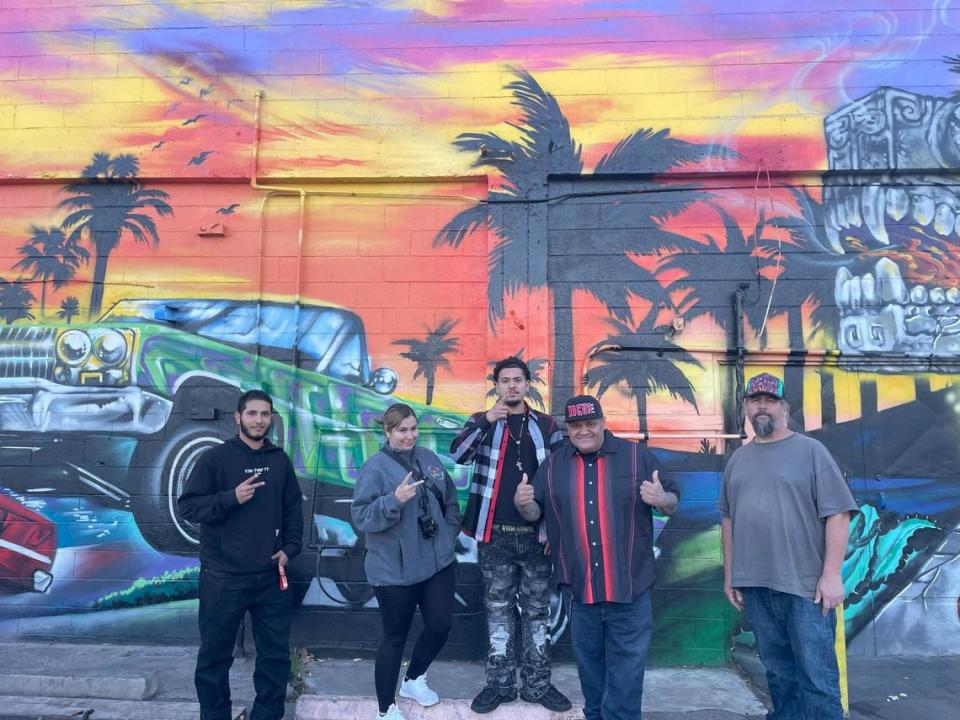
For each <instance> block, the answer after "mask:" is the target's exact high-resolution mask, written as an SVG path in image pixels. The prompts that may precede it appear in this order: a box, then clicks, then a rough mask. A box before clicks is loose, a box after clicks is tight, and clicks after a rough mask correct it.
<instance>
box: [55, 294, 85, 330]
mask: <svg viewBox="0 0 960 720" xmlns="http://www.w3.org/2000/svg"><path fill="white" fill-rule="evenodd" d="M79 314H80V300H79V299H78V298H77V297H76V296H75V295H71V296H70V297H68V298H65V299H64V300H63V301H62V302H61V303H60V309H59V310H57V317H58V318H60V319H61V320H66V321H67V325H69V324H70V321H71V320H73V318H75V317H76V316H77V315H79Z"/></svg>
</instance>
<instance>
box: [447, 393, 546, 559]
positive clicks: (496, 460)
mask: <svg viewBox="0 0 960 720" xmlns="http://www.w3.org/2000/svg"><path fill="white" fill-rule="evenodd" d="M525 407H526V412H527V428H528V430H529V432H530V439H531V440H533V445H534V448H535V449H536V451H537V466H539V465H540V464H541V463H542V462H543V461H544V460H545V459H546V458H547V455H549V454H550V452H551V451H552V450H556V449H557V448H558V447H560V446H561V445H562V444H563V435H562V434H561V432H560V429H559V428H558V427H557V423H556V421H555V420H554V419H553V418H552V417H550V416H549V415H547V414H545V413H540V412H537V411H536V410H533V409H532V408H531V407H530V406H529V405H525ZM506 427H507V421H506V420H498V421H497V422H495V423H491V422H490V421H489V420H487V413H486V412H478V413H474V414H473V415H471V416H470V419H469V420H467V424H466V425H464V427H463V430H462V431H461V432H460V434H459V435H458V436H457V437H456V439H454V441H453V442H452V443H451V444H450V454H451V455H452V456H453V459H454V460H455V461H456V462H457V463H459V464H460V465H469V464H470V463H473V480H472V482H471V483H470V497H469V499H468V500H467V509H466V511H465V512H464V515H463V528H462V529H463V532H465V533H466V534H467V535H470V536H472V537H474V538H476V539H477V541H478V542H490V531H491V529H492V525H493V512H494V510H495V509H496V506H497V491H498V490H499V487H500V483H499V482H498V480H499V479H500V473H501V471H502V469H503V455H504V449H505V443H506V440H507V437H506V435H507V432H506ZM529 475H530V477H531V480H532V478H533V473H529Z"/></svg>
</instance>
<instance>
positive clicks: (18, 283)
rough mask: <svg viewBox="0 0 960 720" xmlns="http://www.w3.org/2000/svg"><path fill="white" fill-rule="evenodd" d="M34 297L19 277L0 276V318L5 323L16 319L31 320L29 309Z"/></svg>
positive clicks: (13, 321) (9, 323) (34, 299)
mask: <svg viewBox="0 0 960 720" xmlns="http://www.w3.org/2000/svg"><path fill="white" fill-rule="evenodd" d="M34 302H36V297H34V295H33V293H32V292H30V288H28V287H27V285H26V283H24V282H23V280H22V279H21V278H17V279H16V280H6V279H4V278H0V319H3V321H4V322H6V323H7V325H11V324H13V323H15V322H16V321H17V320H33V319H34V318H33V314H32V313H31V312H30V309H31V308H32V307H33V303H34Z"/></svg>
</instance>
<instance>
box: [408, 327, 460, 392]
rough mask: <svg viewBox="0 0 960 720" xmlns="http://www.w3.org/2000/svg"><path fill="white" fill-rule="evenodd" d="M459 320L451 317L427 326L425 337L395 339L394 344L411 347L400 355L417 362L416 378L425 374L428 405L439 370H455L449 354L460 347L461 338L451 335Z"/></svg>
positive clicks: (414, 376) (414, 375) (414, 377)
mask: <svg viewBox="0 0 960 720" xmlns="http://www.w3.org/2000/svg"><path fill="white" fill-rule="evenodd" d="M457 322H458V321H456V320H451V319H449V318H448V319H446V320H440V321H438V323H437V325H436V326H435V327H433V328H432V329H431V328H429V327H427V328H426V331H427V332H426V335H425V336H424V337H423V339H420V338H401V339H399V340H394V341H393V344H394V345H406V346H407V347H408V348H410V349H409V350H408V351H407V352H402V353H400V357H405V358H406V359H407V360H410V361H412V362H414V363H416V364H417V370H416V372H415V373H414V374H413V379H414V380H416V379H417V378H418V377H420V376H423V378H424V379H425V380H426V381H427V399H426V403H427V405H430V404H431V403H433V389H434V386H435V383H436V379H437V370H439V369H441V368H443V369H444V370H447V371H448V372H451V371H452V370H453V368H452V367H451V366H450V361H449V360H448V359H447V355H449V354H451V353H455V352H457V350H459V349H460V340H459V339H458V338H456V337H452V336H451V335H450V332H451V331H452V330H453V328H454V327H456V325H457Z"/></svg>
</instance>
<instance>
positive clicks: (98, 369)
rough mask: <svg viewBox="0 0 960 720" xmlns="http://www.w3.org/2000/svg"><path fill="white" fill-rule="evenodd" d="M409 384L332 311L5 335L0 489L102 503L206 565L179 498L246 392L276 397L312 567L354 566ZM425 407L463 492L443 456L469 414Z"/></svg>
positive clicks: (423, 415) (108, 320)
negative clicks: (375, 477)
mask: <svg viewBox="0 0 960 720" xmlns="http://www.w3.org/2000/svg"><path fill="white" fill-rule="evenodd" d="M396 384H397V375H396V373H395V372H394V371H393V370H390V369H387V368H380V369H376V370H372V369H371V367H370V358H369V356H368V353H367V345H366V336H365V333H364V327H363V323H362V321H361V319H360V318H359V317H358V316H357V315H356V314H354V313H352V312H350V311H348V310H345V309H343V308H339V307H333V306H323V305H296V304H281V303H269V302H262V303H258V302H252V301H251V302H245V301H233V300H211V299H148V300H135V299H131V300H123V301H120V302H118V303H117V304H116V305H114V306H113V307H112V308H110V310H108V311H107V312H106V313H105V314H104V315H103V317H102V318H100V320H99V321H98V322H96V323H89V324H73V325H58V326H48V327H45V326H37V325H34V326H31V327H17V326H10V327H5V328H2V329H0V444H2V446H0V466H2V470H3V476H2V477H3V480H2V481H3V483H4V484H5V485H7V486H11V487H13V488H15V489H16V490H17V491H18V492H22V493H27V494H30V493H36V492H55V493H56V494H58V495H59V494H64V493H71V492H77V493H85V494H87V495H91V494H95V495H97V496H98V497H99V498H100V499H102V500H104V501H106V502H113V503H117V504H120V505H121V506H123V507H128V508H129V509H130V510H131V512H132V514H133V517H134V519H135V521H136V523H137V525H138V527H139V529H140V531H141V533H142V535H143V537H144V538H145V539H146V541H147V542H148V543H149V544H150V545H152V546H153V547H154V548H156V549H157V550H160V551H163V552H170V553H187V554H189V553H194V552H196V551H197V546H198V532H197V528H196V527H194V526H193V525H192V524H191V523H189V522H187V521H185V520H184V519H183V518H182V517H181V516H180V514H179V512H178V510H177V502H176V498H177V496H178V495H179V493H180V491H181V490H182V488H183V484H184V482H185V480H186V478H187V476H188V475H189V472H190V470H191V468H192V467H193V465H194V463H195V462H196V460H197V458H198V457H199V456H200V454H201V453H203V452H204V451H205V450H206V449H207V448H209V447H211V446H212V445H214V444H216V443H219V442H222V441H223V439H224V438H226V437H229V436H231V435H233V434H235V433H236V424H235V422H234V420H233V412H234V410H235V409H236V402H237V398H238V396H239V395H240V393H241V391H242V390H246V389H250V388H254V387H256V388H262V389H263V390H265V391H267V392H268V393H270V394H271V395H272V396H273V397H274V399H275V411H276V415H275V421H274V430H273V432H274V440H275V441H276V442H278V443H281V444H283V446H284V447H285V448H286V450H287V452H288V453H289V454H290V457H291V458H292V460H293V463H294V465H295V467H296V470H297V474H298V476H299V478H300V482H301V487H302V489H303V493H304V497H305V498H307V503H306V505H307V507H308V508H309V518H308V527H309V528H310V534H309V538H308V539H309V546H310V547H311V548H314V549H315V550H316V551H317V552H316V553H312V554H310V556H311V557H320V556H324V555H327V556H330V555H332V556H334V557H336V556H338V553H339V555H340V556H343V555H345V554H348V553H351V552H353V553H356V552H357V551H358V549H357V547H356V546H357V542H358V540H357V537H356V535H355V533H354V532H353V530H352V528H351V527H350V523H349V500H350V496H351V493H352V487H353V484H354V482H355V480H356V476H357V472H358V470H359V468H360V466H361V465H362V464H363V461H364V460H365V459H366V458H367V457H369V456H370V455H371V454H372V453H374V452H376V451H377V449H378V447H379V445H380V443H381V438H382V434H381V432H380V430H379V429H378V427H377V426H376V425H375V424H374V418H375V417H377V416H378V415H379V414H380V413H382V411H383V409H384V408H385V407H386V406H387V405H389V404H390V403H391V402H393V399H392V398H391V397H390V394H391V393H392V392H393V390H394V389H395V387H396ZM414 407H415V409H416V411H417V413H418V415H419V416H420V427H421V443H422V444H424V445H425V446H427V447H430V448H432V449H434V450H435V451H437V452H438V454H439V455H440V456H441V457H443V458H444V460H445V462H447V463H448V465H449V469H450V471H451V473H452V474H453V475H454V477H455V479H456V482H457V485H458V487H460V488H461V489H462V490H465V488H466V481H467V478H466V471H465V469H464V468H459V467H457V466H455V465H454V464H453V462H452V461H451V460H450V459H449V458H448V457H446V456H445V453H446V451H447V448H448V447H449V444H450V440H451V439H452V437H453V435H454V434H455V433H456V432H457V429H458V428H459V427H460V425H461V423H462V421H463V418H462V416H458V415H456V414H453V413H447V412H443V411H439V410H438V409H436V408H434V407H431V406H418V405H416V404H414ZM68 486H70V489H68ZM350 565H351V567H353V568H354V570H353V571H351V573H349V574H355V572H356V569H357V568H358V567H359V565H358V563H356V562H351V563H350ZM334 574H335V573H334ZM326 576H327V577H330V576H331V573H329V572H328V573H326ZM354 579H356V580H359V581H362V575H361V576H360V577H359V578H349V577H344V578H343V580H344V583H345V585H344V586H343V588H341V589H346V588H348V587H349V585H350V582H351V581H352V580H354ZM338 584H339V583H338Z"/></svg>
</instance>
